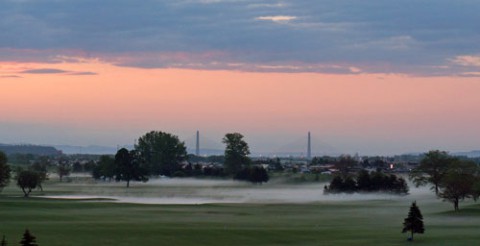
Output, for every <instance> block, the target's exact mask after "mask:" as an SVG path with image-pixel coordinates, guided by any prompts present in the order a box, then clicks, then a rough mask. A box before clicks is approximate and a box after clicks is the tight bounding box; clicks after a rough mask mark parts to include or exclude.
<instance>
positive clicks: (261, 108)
mask: <svg viewBox="0 0 480 246" xmlns="http://www.w3.org/2000/svg"><path fill="white" fill-rule="evenodd" d="M0 68H1V73H0V76H1V75H5V74H15V75H18V76H21V77H22V78H12V77H5V76H4V77H1V78H0V86H1V90H0V97H1V98H2V102H3V106H2V107H1V109H0V113H1V115H2V121H4V122H33V123H42V124H50V123H54V124H60V125H72V126H81V127H95V128H102V127H104V128H115V129H130V128H135V129H162V128H164V129H173V130H179V131H181V129H187V128H188V129H196V128H198V127H203V128H207V129H211V130H224V131H229V130H232V129H233V130H237V129H238V131H241V130H249V131H252V132H256V131H258V132H260V131H270V132H280V131H287V132H288V131H290V132H292V131H294V132H295V131H306V130H307V129H319V131H322V132H327V133H331V134H332V135H338V136H347V135H349V136H357V135H359V134H371V135H381V137H383V138H386V139H388V138H390V137H392V138H393V137H394V135H398V137H400V138H401V137H402V135H408V134H427V135H428V134H430V135H435V134H437V133H438V132H443V131H452V130H454V129H459V128H460V129H470V133H469V134H473V136H479V137H480V132H479V130H477V128H476V125H477V122H479V121H480V107H479V105H480V97H478V96H477V92H478V91H480V83H478V79H477V78H466V77H409V76H405V75H385V74H359V75H333V74H315V73H252V72H239V71H205V70H183V69H140V68H129V67H117V66H113V65H110V64H106V63H100V62H85V63H58V64H35V63H28V64H21V63H18V64H14V63H0ZM38 68H54V69H60V70H65V71H71V72H85V71H88V72H94V73H97V75H67V74H68V73H65V74H63V73H56V74H28V73H20V71H22V70H25V69H38ZM415 132H417V133H415Z"/></svg>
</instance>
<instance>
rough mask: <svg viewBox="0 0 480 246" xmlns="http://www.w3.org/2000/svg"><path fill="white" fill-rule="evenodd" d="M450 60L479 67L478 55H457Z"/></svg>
mask: <svg viewBox="0 0 480 246" xmlns="http://www.w3.org/2000/svg"><path fill="white" fill-rule="evenodd" d="M452 62H453V63H455V64H458V65H461V66H466V67H480V55H464V56H457V57H455V58H454V59H453V60H452Z"/></svg>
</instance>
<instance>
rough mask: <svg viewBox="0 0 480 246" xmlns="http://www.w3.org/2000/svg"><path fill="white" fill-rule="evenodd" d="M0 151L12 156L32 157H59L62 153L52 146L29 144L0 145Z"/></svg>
mask: <svg viewBox="0 0 480 246" xmlns="http://www.w3.org/2000/svg"><path fill="white" fill-rule="evenodd" d="M0 151H3V152H4V153H5V154H7V155H12V154H32V155H48V156H57V155H61V154H62V151H60V150H57V149H55V148H54V147H52V146H41V145H30V144H18V145H14V144H0Z"/></svg>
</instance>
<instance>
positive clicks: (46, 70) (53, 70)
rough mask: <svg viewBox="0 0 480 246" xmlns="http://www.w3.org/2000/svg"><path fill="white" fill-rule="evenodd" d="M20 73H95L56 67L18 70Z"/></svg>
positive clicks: (93, 73)
mask: <svg viewBox="0 0 480 246" xmlns="http://www.w3.org/2000/svg"><path fill="white" fill-rule="evenodd" d="M20 73H22V74H62V75H97V73H95V72H88V71H80V72H78V71H67V70H63V69H57V68H36V69H27V70H23V71H20Z"/></svg>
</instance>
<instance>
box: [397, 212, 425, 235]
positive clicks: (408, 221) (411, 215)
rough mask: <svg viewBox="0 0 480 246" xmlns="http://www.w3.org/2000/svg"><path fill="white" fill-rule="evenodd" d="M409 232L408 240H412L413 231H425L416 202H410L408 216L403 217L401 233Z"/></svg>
mask: <svg viewBox="0 0 480 246" xmlns="http://www.w3.org/2000/svg"><path fill="white" fill-rule="evenodd" d="M405 232H410V233H411V236H410V238H409V240H412V241H413V234H414V233H421V234H423V233H424V232H425V228H424V226H423V216H422V213H421V212H420V209H419V208H418V207H417V204H416V202H413V203H412V206H411V207H410V211H409V212H408V217H407V218H405V221H404V222H403V230H402V233H405Z"/></svg>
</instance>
